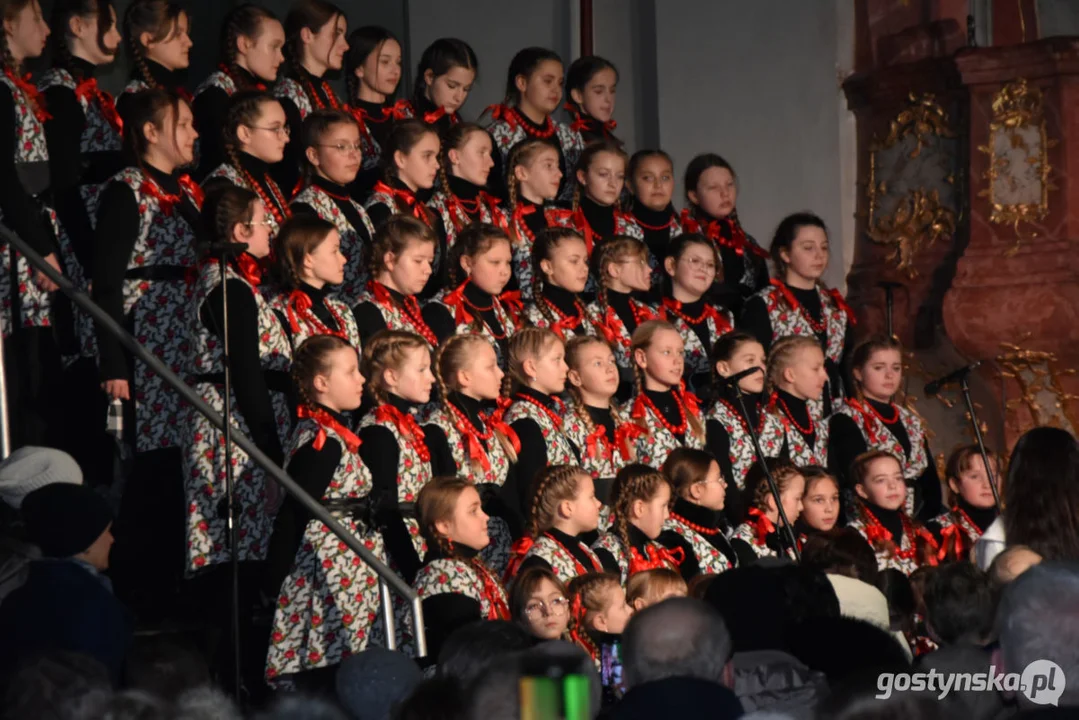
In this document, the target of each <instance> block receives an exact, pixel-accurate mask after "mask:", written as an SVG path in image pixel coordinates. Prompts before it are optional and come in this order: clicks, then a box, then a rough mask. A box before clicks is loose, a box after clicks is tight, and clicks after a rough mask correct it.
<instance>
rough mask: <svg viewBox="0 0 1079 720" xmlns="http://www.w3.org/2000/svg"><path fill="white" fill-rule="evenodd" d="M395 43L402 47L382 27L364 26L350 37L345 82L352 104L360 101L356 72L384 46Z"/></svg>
mask: <svg viewBox="0 0 1079 720" xmlns="http://www.w3.org/2000/svg"><path fill="white" fill-rule="evenodd" d="M390 41H393V42H395V43H397V45H398V47H400V46H401V41H400V40H398V39H397V36H396V35H394V34H393V33H392V32H390V31H389V30H387V29H386V28H384V27H382V26H380V25H364V26H363V27H359V28H356V29H355V30H353V31H352V34H351V35H349V36H348V52H347V53H346V54H345V82H346V83H347V84H348V97H349V101H350V102H359V100H360V83H361V82H362V80H360V78H359V76H358V75H357V74H356V71H357V70H359V69H360V68H362V67H363V66H364V64H365V63H366V62H367V59H368V58H369V57H371V53H376V57H377V54H378V53H381V51H382V46H383V45H385V44H386V43H387V42H390Z"/></svg>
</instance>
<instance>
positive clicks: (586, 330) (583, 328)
mask: <svg viewBox="0 0 1079 720" xmlns="http://www.w3.org/2000/svg"><path fill="white" fill-rule="evenodd" d="M540 302H547V301H546V300H540ZM581 309H582V310H583V312H582V313H581V322H580V324H578V325H577V327H575V328H572V327H568V326H566V325H564V324H563V320H562V319H561V317H560V316H559V315H558V312H557V311H556V310H554V308H553V306H552V307H551V308H550V312H551V315H553V316H554V318H555V319H554V321H552V320H551V319H550V318H548V317H547V316H546V315H544V314H543V311H542V310H540V308H539V305H538V304H537V303H535V302H532V303H529V304H528V305H525V309H524V319H525V320H526V321H527V322H528V324H529V325H532V326H533V327H538V328H546V329H549V330H553V331H554V333H555V334H556V335H558V337H560V338H562V340H563V341H568V340H569V339H570V338H572V337H576V336H578V335H599V333H598V332H597V331H596V328H595V327H593V326H592V321H591V320H590V319H589V315H588V308H586V307H585V306H584V303H581Z"/></svg>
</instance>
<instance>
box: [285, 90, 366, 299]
mask: <svg viewBox="0 0 1079 720" xmlns="http://www.w3.org/2000/svg"><path fill="white" fill-rule="evenodd" d="M303 144H304V147H305V150H304V156H303V166H304V173H303V180H302V181H301V182H302V183H303V190H301V191H300V192H299V193H298V194H297V195H296V196H295V197H294V198H293V199H292V210H293V212H306V213H310V214H312V215H316V216H318V217H320V218H322V219H323V220H326V221H327V222H331V223H333V225H334V227H336V228H337V232H338V233H339V234H340V236H341V252H343V253H344V254H345V258H346V259H347V261H346V263H345V279H344V282H342V283H341V284H340V285H338V286H336V287H335V288H334V289H333V290H331V293H332V294H333V295H334V297H336V298H337V299H339V300H341V301H342V302H344V303H346V304H348V306H349V307H352V306H353V305H355V304H356V302H357V301H358V300H359V299H360V296H361V295H363V293H364V289H365V288H366V287H367V283H368V281H369V280H370V277H369V275H368V269H367V265H368V262H367V257H366V256H367V254H368V253H369V252H370V247H371V238H373V237H374V235H375V227H374V225H372V224H371V219H370V218H369V217H367V212H366V211H365V210H364V209H363V206H362V205H360V204H359V203H358V202H356V201H355V200H354V199H353V198H352V196H351V195H350V194H349V190H348V186H349V185H351V184H352V181H353V180H355V179H356V173H357V172H358V171H359V169H360V159H361V149H360V130H359V127H357V125H356V121H355V120H354V119H353V118H352V116H351V115H349V114H348V113H345V112H342V111H341V110H316V111H315V112H313V113H311V114H310V115H308V116H307V118H306V119H305V120H304V121H303Z"/></svg>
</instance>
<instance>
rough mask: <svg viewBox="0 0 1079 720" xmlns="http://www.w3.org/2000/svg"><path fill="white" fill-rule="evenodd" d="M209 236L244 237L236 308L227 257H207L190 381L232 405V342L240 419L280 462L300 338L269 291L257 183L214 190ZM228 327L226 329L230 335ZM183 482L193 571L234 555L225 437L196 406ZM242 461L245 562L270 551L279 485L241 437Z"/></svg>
mask: <svg viewBox="0 0 1079 720" xmlns="http://www.w3.org/2000/svg"><path fill="white" fill-rule="evenodd" d="M202 220H203V225H204V229H205V237H206V238H208V239H210V240H211V241H212V242H214V243H231V242H237V243H246V244H247V249H246V250H245V251H244V252H242V253H240V254H238V255H236V256H235V257H233V258H230V259H229V260H228V262H227V267H226V269H225V283H226V285H227V291H228V317H227V318H226V317H225V306H224V295H223V289H222V287H221V263H220V262H219V261H218V260H215V259H213V258H210V257H205V258H201V259H200V262H199V270H198V280H196V281H195V289H194V296H193V298H192V300H191V302H190V303H188V306H187V312H186V313H185V315H186V322H187V332H186V338H187V341H188V344H189V348H190V351H189V354H188V356H187V358H186V362H185V367H184V370H185V373H186V374H187V375H188V376H189V377H190V378H191V381H192V383H193V385H192V387H193V389H194V390H195V392H197V393H199V395H200V396H201V397H202V399H203V400H205V401H206V402H207V403H208V404H209V405H210V406H211V407H212V408H214V409H215V410H216V411H217V412H222V411H223V409H224V406H225V398H224V382H225V366H224V362H225V359H224V355H223V353H222V347H223V346H224V343H225V342H228V345H229V358H228V359H229V363H230V366H231V375H232V381H231V382H232V395H233V398H232V420H233V423H234V424H235V425H236V427H237V429H238V430H239V431H240V432H242V433H243V434H244V435H246V436H247V437H249V438H251V439H252V440H253V441H254V442H255V444H256V445H257V446H258V448H259V449H260V450H262V451H263V452H264V453H266V455H268V456H269V458H270V459H271V460H272V461H273V462H275V463H277V464H278V465H281V464H282V463H283V462H284V459H285V453H284V450H283V448H284V447H285V446H286V445H287V443H288V440H289V432H290V425H291V422H290V421H291V415H292V413H291V408H290V404H289V396H290V395H291V379H290V377H289V374H288V373H289V368H290V365H291V358H292V346H291V345H290V344H289V340H288V336H287V335H286V334H285V329H284V327H282V325H281V322H280V320H279V318H278V316H277V314H276V313H274V311H273V309H272V308H271V306H270V304H269V303H268V302H267V301H266V300H264V299H263V296H262V293H261V292H260V288H259V285H260V284H261V282H262V272H261V269H260V264H259V263H260V261H261V260H262V259H264V258H266V257H268V256H269V254H270V232H269V228H268V226H267V225H266V221H265V214H264V211H263V209H262V203H260V202H259V199H258V196H257V195H255V194H254V193H253V192H251V191H250V190H245V189H243V188H238V187H235V186H233V185H228V186H225V187H223V188H221V189H219V190H217V191H215V192H213V193H211V194H210V196H209V197H208V198H207V199H206V202H205V204H204V206H203V211H202ZM224 328H228V337H227V338H226V337H225V330H224ZM180 428H181V445H182V448H183V467H184V473H183V476H184V485H185V494H186V497H187V502H186V503H185V507H186V508H187V509H188V512H187V554H186V562H185V571H186V572H187V573H188V574H192V573H196V572H201V571H205V570H208V569H210V568H211V567H214V566H216V565H219V564H221V563H225V562H227V561H228V559H229V557H230V554H231V552H230V548H229V542H228V528H227V520H226V518H225V516H223V515H222V514H221V513H220V512H219V511H220V509H221V505H222V503H225V502H227V500H226V497H225V482H224V477H225V462H226V455H225V451H224V446H223V445H224V436H223V434H222V433H221V431H220V430H218V429H217V428H216V427H214V425H213V424H212V423H211V422H210V421H209V420H208V419H207V418H206V417H204V416H203V415H202V413H199V412H196V411H195V409H194V408H193V407H191V406H185V408H184V410H183V411H182V415H181V421H180ZM231 457H232V460H233V462H234V467H233V473H234V477H235V483H236V485H235V487H236V499H237V501H238V503H239V510H238V512H237V514H236V516H237V518H238V519H239V523H240V525H239V527H240V531H241V535H240V536H241V544H240V547H239V549H238V554H239V557H240V559H241V560H242V561H254V560H263V559H265V557H266V551H267V548H268V546H269V538H270V531H271V529H272V525H271V523H272V518H273V513H274V512H275V511H276V509H277V508H276V506H277V503H278V499H279V498H280V492H279V491H278V488H277V484H276V483H274V482H272V481H268V480H267V478H266V474H265V472H264V471H263V470H262V469H261V468H260V467H258V466H257V465H255V463H254V462H252V461H251V459H250V458H249V457H248V456H247V454H246V453H245V452H244V451H243V450H242V449H240V448H239V447H237V446H233V447H232V449H231Z"/></svg>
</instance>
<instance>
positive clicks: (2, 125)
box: [0, 85, 56, 256]
mask: <svg viewBox="0 0 1079 720" xmlns="http://www.w3.org/2000/svg"><path fill="white" fill-rule="evenodd" d="M17 133H18V123H16V121H15V101H14V100H13V99H12V97H11V90H10V89H9V88H8V86H7V85H0V140H2V141H3V143H4V144H3V145H2V146H0V213H3V216H4V224H5V225H7V226H8V227H9V228H10V229H11V230H12V231H13V232H14V233H15V234H16V235H18V236H19V237H21V238H22V239H23V240H25V241H26V242H27V243H29V245H30V247H32V248H33V249H34V250H35V251H37V252H38V253H40V254H41V255H44V256H48V255H51V254H52V253H54V252H56V248H55V242H54V240H53V237H52V233H51V232H50V230H49V228H48V226H47V225H46V224H45V217H44V215H43V214H42V207H41V205H40V204H39V203H38V201H37V200H36V199H35V198H34V197H33V196H32V195H30V193H29V192H27V191H26V188H24V187H23V184H22V182H21V181H20V180H19V176H18V175H17V174H16V172H15V143H16V142H18V138H17V137H16V135H17Z"/></svg>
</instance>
